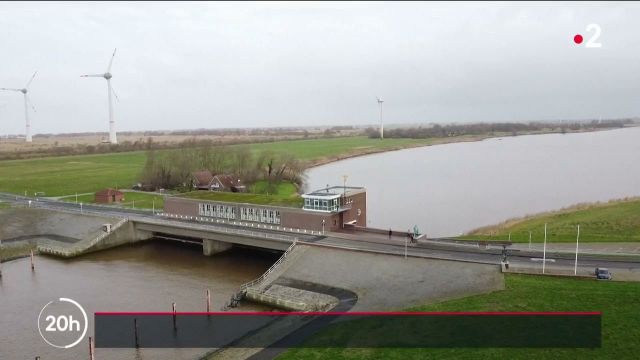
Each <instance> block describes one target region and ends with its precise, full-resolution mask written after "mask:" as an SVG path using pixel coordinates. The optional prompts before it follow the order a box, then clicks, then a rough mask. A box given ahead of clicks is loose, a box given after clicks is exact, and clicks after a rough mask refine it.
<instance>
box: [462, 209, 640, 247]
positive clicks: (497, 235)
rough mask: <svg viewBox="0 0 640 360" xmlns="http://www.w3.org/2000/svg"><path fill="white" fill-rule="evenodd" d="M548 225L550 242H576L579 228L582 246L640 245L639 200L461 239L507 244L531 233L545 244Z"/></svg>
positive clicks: (524, 222)
mask: <svg viewBox="0 0 640 360" xmlns="http://www.w3.org/2000/svg"><path fill="white" fill-rule="evenodd" d="M545 223H547V241H550V242H575V241H576V233H577V225H578V224H580V241H581V242H582V241H584V242H626V241H640V199H630V200H619V201H611V202H608V203H596V204H584V205H577V206H574V207H571V208H567V209H564V210H560V211H556V212H550V213H543V214H539V215H534V216H531V217H527V218H523V219H515V220H508V221H506V222H505V223H503V224H498V225H495V226H488V227H484V228H481V229H478V230H475V231H472V232H471V233H470V234H467V235H464V236H462V237H461V238H465V239H485V240H506V239H508V238H509V233H511V241H513V242H528V241H529V231H531V233H532V238H533V241H534V242H542V241H543V239H544V224H545Z"/></svg>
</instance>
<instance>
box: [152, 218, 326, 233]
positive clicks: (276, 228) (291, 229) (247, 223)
mask: <svg viewBox="0 0 640 360" xmlns="http://www.w3.org/2000/svg"><path fill="white" fill-rule="evenodd" d="M156 215H158V216H162V217H167V218H170V219H176V220H190V221H198V222H202V223H205V224H206V223H210V224H213V223H216V224H226V225H234V226H244V227H246V228H254V229H264V230H272V231H280V232H289V233H294V234H301V235H302V234H304V235H317V236H319V235H322V234H323V233H322V231H318V230H308V229H301V228H294V227H286V226H280V225H272V224H260V223H255V222H250V221H237V220H231V219H215V218H210V217H204V216H191V215H180V214H171V213H165V212H162V213H157V214H156Z"/></svg>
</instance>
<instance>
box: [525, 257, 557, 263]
mask: <svg viewBox="0 0 640 360" xmlns="http://www.w3.org/2000/svg"><path fill="white" fill-rule="evenodd" d="M543 260H544V259H542V258H531V261H543ZM546 262H556V261H555V260H554V259H546Z"/></svg>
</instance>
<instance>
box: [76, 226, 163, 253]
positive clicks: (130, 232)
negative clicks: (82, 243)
mask: <svg viewBox="0 0 640 360" xmlns="http://www.w3.org/2000/svg"><path fill="white" fill-rule="evenodd" d="M152 236H153V233H152V232H150V231H144V230H138V229H137V226H136V224H135V223H134V222H132V221H128V222H127V223H125V224H124V225H122V226H121V227H119V228H118V229H115V230H114V231H112V232H111V233H110V234H109V235H108V236H106V237H105V238H104V240H102V241H100V242H99V243H98V244H96V245H95V246H93V247H91V248H90V249H88V251H89V252H90V251H98V250H104V249H109V248H112V247H116V246H120V245H124V244H128V243H135V242H138V241H143V240H148V239H151V237H152Z"/></svg>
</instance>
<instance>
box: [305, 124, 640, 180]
mask: <svg viewBox="0 0 640 360" xmlns="http://www.w3.org/2000/svg"><path fill="white" fill-rule="evenodd" d="M634 126H635V125H634ZM614 129H619V128H601V129H582V130H567V131H566V132H564V134H578V133H588V132H599V131H608V130H614ZM549 134H562V132H561V131H555V130H550V131H545V130H541V131H527V132H522V133H518V134H517V135H513V134H512V133H506V132H505V133H494V134H484V135H462V136H451V137H444V138H426V139H410V140H424V141H425V142H424V143H421V142H418V143H414V144H403V145H402V146H391V147H387V148H366V149H355V150H354V151H352V152H347V153H344V154H338V155H334V156H326V157H321V158H317V159H313V160H311V161H309V162H308V163H307V170H308V169H311V168H314V167H317V166H322V165H326V164H330V163H333V162H336V161H340V160H346V159H351V158H355V157H360V156H366V155H372V154H379V153H383V152H389V151H398V150H405V149H412V148H418V147H425V146H433V145H444V144H454V143H463V142H475V141H482V140H487V139H494V138H501V137H512V136H526V135H549ZM374 140H378V141H388V140H402V138H386V139H382V140H381V139H374Z"/></svg>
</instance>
